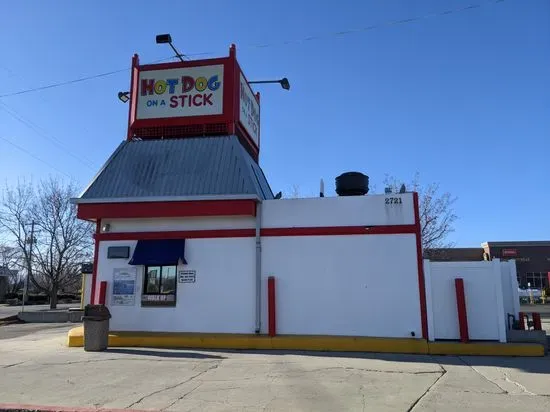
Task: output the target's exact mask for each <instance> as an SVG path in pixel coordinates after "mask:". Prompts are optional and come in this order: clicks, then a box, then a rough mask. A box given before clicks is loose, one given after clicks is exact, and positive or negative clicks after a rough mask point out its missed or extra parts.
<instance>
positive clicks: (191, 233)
mask: <svg viewBox="0 0 550 412" xmlns="http://www.w3.org/2000/svg"><path fill="white" fill-rule="evenodd" d="M255 233H256V232H255V230H254V229H222V230H184V231H182V230H178V231H166V232H127V233H99V234H97V235H96V239H100V240H161V239H214V238H230V237H254V236H255Z"/></svg>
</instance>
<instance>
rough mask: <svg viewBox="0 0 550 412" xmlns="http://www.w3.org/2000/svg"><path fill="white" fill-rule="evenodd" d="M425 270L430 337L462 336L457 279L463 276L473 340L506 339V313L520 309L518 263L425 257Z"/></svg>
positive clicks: (450, 337) (458, 337)
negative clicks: (444, 260) (440, 260)
mask: <svg viewBox="0 0 550 412" xmlns="http://www.w3.org/2000/svg"><path fill="white" fill-rule="evenodd" d="M512 263H513V262H512ZM512 271H513V273H512ZM424 272H425V278H426V300H427V311H428V332H429V333H428V335H429V339H430V340H436V339H452V340H458V339H460V333H459V325H458V315H457V305H456V290H455V279H456V278H462V279H463V280H464V292H465V295H466V313H467V317H468V331H469V337H470V339H471V340H498V341H501V342H505V341H506V313H516V312H515V311H516V308H517V305H516V306H514V299H515V295H517V286H516V287H515V291H516V292H515V295H514V280H513V279H515V277H516V275H515V264H514V267H512V266H511V265H510V262H500V261H499V260H498V259H496V260H494V261H490V262H430V261H428V260H425V261H424ZM512 277H513V279H512V280H511V279H510V278H512ZM516 284H517V281H516ZM516 300H517V299H516ZM517 310H519V308H518V309H517ZM507 311H508V312H507ZM512 311H514V312H512Z"/></svg>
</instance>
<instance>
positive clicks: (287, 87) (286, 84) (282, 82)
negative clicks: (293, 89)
mask: <svg viewBox="0 0 550 412" xmlns="http://www.w3.org/2000/svg"><path fill="white" fill-rule="evenodd" d="M263 83H279V84H280V85H281V87H282V88H283V89H285V90H290V82H289V81H288V79H287V78H286V77H283V78H282V79H280V80H255V81H252V82H248V84H263Z"/></svg>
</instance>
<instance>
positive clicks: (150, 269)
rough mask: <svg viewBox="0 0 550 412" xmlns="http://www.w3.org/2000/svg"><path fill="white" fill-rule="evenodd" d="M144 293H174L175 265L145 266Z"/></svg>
mask: <svg viewBox="0 0 550 412" xmlns="http://www.w3.org/2000/svg"><path fill="white" fill-rule="evenodd" d="M143 292H144V293H145V294H151V293H152V294H160V293H164V294H172V295H175V294H176V266H146V267H145V282H144V286H143Z"/></svg>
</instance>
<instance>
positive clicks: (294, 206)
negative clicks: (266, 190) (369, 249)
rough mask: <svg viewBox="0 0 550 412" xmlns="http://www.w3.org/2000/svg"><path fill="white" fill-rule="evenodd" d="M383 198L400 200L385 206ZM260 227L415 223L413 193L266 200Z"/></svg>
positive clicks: (263, 205) (263, 204)
mask: <svg viewBox="0 0 550 412" xmlns="http://www.w3.org/2000/svg"><path fill="white" fill-rule="evenodd" d="M386 198H394V199H401V202H402V203H400V204H386V203H385V202H386ZM262 208H263V212H262V213H263V216H262V227H265V228H273V227H315V226H362V225H365V226H370V225H412V224H414V207H413V194H412V193H403V194H392V195H372V196H345V197H324V198H309V199H279V200H266V201H264V202H263V203H262Z"/></svg>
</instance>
